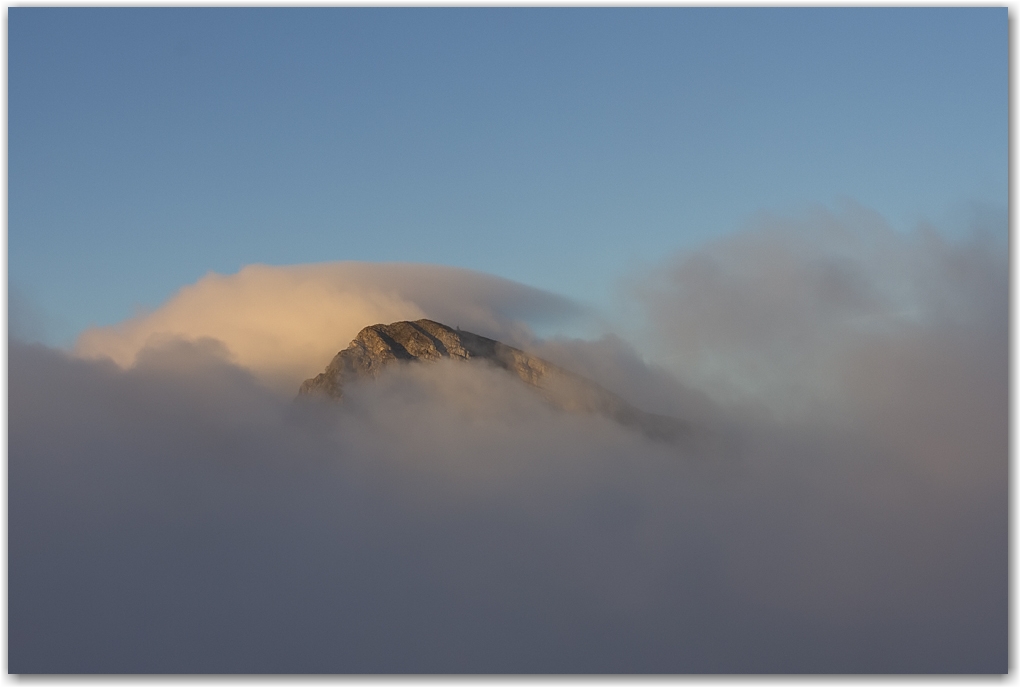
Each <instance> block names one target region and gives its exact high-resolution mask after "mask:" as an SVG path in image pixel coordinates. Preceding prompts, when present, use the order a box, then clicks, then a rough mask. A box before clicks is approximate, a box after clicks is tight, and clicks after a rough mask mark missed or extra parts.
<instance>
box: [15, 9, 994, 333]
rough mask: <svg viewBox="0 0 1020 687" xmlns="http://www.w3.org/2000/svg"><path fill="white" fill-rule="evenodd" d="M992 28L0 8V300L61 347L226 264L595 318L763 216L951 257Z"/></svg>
mask: <svg viewBox="0 0 1020 687" xmlns="http://www.w3.org/2000/svg"><path fill="white" fill-rule="evenodd" d="M1006 13H1007V11H1006V9H1005V8H981V9H977V8H975V9H951V8H940V9H902V10H900V9H886V8H858V9H849V10H841V9H820V10H818V9H791V8H788V9H778V10H769V9H722V8H716V9H691V8H676V9H650V10H649V9H646V10H637V9H626V10H612V9H611V10H606V9H602V10H562V9H531V8H517V9H510V10H505V9H481V10H461V9H441V10H417V9H416V10H392V9H328V8H322V9H306V10H277V9H268V8H267V9H255V10H229V9H228V10H209V9H195V8H174V9H161V10H152V9H147V10H132V9H119V8H118V9H99V10H87V9H72V10H67V9H43V8H12V9H11V11H10V12H9V22H10V25H9V113H8V117H9V167H8V174H9V189H8V200H9V238H8V247H9V279H10V284H11V286H12V287H13V289H14V292H15V297H16V298H17V299H19V300H18V304H17V305H18V307H28V308H29V309H30V310H31V311H32V312H34V313H36V315H37V316H36V318H35V319H36V325H37V326H35V329H36V330H37V332H38V333H37V336H41V337H43V338H44V339H45V340H46V341H49V342H52V343H55V344H61V345H67V344H69V343H71V342H72V341H73V340H74V338H75V336H76V335H77V334H78V333H79V332H80V331H81V330H82V329H84V328H85V327H86V326H88V325H90V324H99V325H105V324H112V323H114V322H117V321H120V320H122V319H124V318H125V317H128V316H130V315H132V314H133V313H134V312H135V310H136V309H137V308H138V307H142V308H154V307H156V306H158V305H159V304H160V303H162V302H163V301H164V300H166V299H167V298H169V297H170V296H171V295H172V294H173V293H174V292H175V291H176V290H177V289H178V288H180V287H181V286H183V285H184V284H188V283H191V282H194V281H195V280H197V279H198V278H200V277H201V276H203V275H204V274H206V273H207V272H209V271H210V270H212V271H216V272H220V273H233V272H236V271H237V270H239V269H240V268H242V267H243V266H245V265H247V264H251V263H268V264H292V263H304V262H318V261H328V260H368V261H410V262H424V263H436V264H443V265H451V266H459V267H467V268H470V269H475V270H481V271H484V272H488V273H491V274H495V275H499V276H502V277H506V278H510V279H514V280H517V281H521V282H524V283H527V284H530V285H532V286H536V287H539V288H545V289H551V290H553V291H555V292H557V293H560V294H563V295H565V296H568V297H572V298H575V299H581V300H585V301H587V302H589V303H592V304H594V305H596V306H604V305H605V304H606V303H607V302H608V301H609V300H610V299H611V297H612V293H613V289H614V282H615V280H616V279H618V278H620V276H621V275H622V273H624V272H626V271H627V270H631V269H640V268H641V266H642V265H644V264H645V263H646V262H647V261H653V260H656V259H658V258H659V257H661V256H663V255H665V254H667V253H671V252H672V251H674V250H677V249H680V248H689V247H692V246H694V245H697V244H700V243H701V242H703V241H704V240H706V239H707V238H709V237H712V236H716V235H719V234H722V233H726V232H730V231H734V230H737V229H739V228H740V227H741V226H742V225H743V224H744V223H745V222H747V221H748V220H749V219H750V218H751V217H752V216H754V214H755V213H758V212H760V211H763V210H774V211H778V212H799V211H801V210H803V209H804V208H805V207H807V206H809V205H811V204H824V205H828V206H831V205H832V204H834V203H838V202H840V200H841V199H843V198H850V199H852V200H854V201H856V202H859V203H861V204H863V205H864V206H866V207H870V208H872V209H874V210H876V211H878V212H879V213H881V214H882V215H883V216H884V217H885V218H886V219H887V220H888V221H889V222H890V223H891V224H892V225H893V226H894V227H896V228H898V229H908V228H911V227H913V226H914V225H915V224H916V222H917V221H918V220H920V219H923V218H927V219H930V220H933V221H936V222H938V223H940V225H942V226H943V227H944V228H945V229H946V230H948V231H956V230H958V229H959V228H960V227H961V226H963V225H965V224H966V223H967V222H968V221H969V219H970V218H971V216H972V215H973V214H974V213H975V212H977V213H985V214H987V213H991V214H993V215H995V214H999V215H1002V216H1004V214H1005V208H1006V200H1007V149H1006V141H1007V26H1006ZM39 325H41V330H40V326H39Z"/></svg>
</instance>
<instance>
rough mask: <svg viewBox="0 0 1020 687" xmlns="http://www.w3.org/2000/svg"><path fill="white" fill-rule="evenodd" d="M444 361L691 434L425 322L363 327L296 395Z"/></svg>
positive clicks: (594, 387) (580, 406)
mask: <svg viewBox="0 0 1020 687" xmlns="http://www.w3.org/2000/svg"><path fill="white" fill-rule="evenodd" d="M443 358H450V359H454V360H463V361H473V362H480V363H486V364H489V365H493V366H495V367H498V368H501V369H503V370H506V371H507V372H508V373H510V374H511V375H513V376H514V377H517V378H518V379H520V380H521V381H522V382H524V383H525V384H527V385H528V386H530V387H531V388H533V389H534V390H535V391H536V392H538V393H539V394H540V395H541V396H543V397H544V398H545V399H546V400H547V401H549V402H550V403H552V404H553V405H554V406H556V407H558V408H561V409H563V410H569V411H575V412H577V411H580V412H594V413H598V414H601V415H605V416H608V417H611V418H613V419H614V420H616V421H618V422H621V423H622V424H625V425H628V426H633V427H636V428H638V429H641V430H642V431H644V432H645V433H646V434H648V435H650V436H652V437H654V438H657V439H663V440H673V439H677V438H679V437H680V436H682V435H684V434H686V433H687V426H686V423H683V422H682V421H680V420H677V419H676V418H671V417H665V416H661V415H652V414H650V413H645V412H642V411H640V410H637V409H636V408H634V407H632V406H631V405H630V404H628V403H627V402H626V401H624V400H623V399H622V398H620V397H619V396H617V395H616V394H614V393H612V392H610V391H608V390H607V389H604V388H602V387H601V386H599V385H598V384H596V383H595V382H593V381H591V380H589V379H586V378H584V377H582V376H580V375H576V374H574V373H572V372H568V371H566V370H564V369H562V368H560V367H557V366H556V365H553V364H552V363H550V362H548V361H546V360H543V359H541V358H539V357H537V356H533V355H530V354H528V353H526V352H525V351H522V350H521V349H519V348H514V347H513V346H508V345H507V344H504V343H502V342H500V341H496V340H495V339H489V338H487V337H484V336H480V335H478V334H473V333H471V332H468V331H464V330H461V329H459V328H458V329H453V328H451V327H448V326H447V325H445V324H442V323H440V322H436V321H434V320H426V319H422V320H415V321H413V322H411V321H400V322H393V323H391V324H373V325H371V326H368V327H365V328H364V329H362V330H361V331H360V332H358V335H357V336H356V337H354V340H353V341H351V343H350V345H349V346H347V348H345V349H344V350H342V351H340V352H339V353H337V354H336V356H335V357H334V358H333V360H332V361H331V362H330V363H329V365H327V366H326V370H325V371H324V372H322V373H321V374H318V375H316V376H315V377H313V378H311V379H307V380H305V382H304V383H303V384H302V385H301V388H300V390H299V392H298V394H299V396H307V395H324V396H327V397H330V398H333V399H336V400H339V399H341V398H343V393H344V386H345V385H346V384H348V383H350V382H353V381H355V380H358V379H364V378H374V377H377V376H378V375H379V374H380V373H381V372H382V371H383V370H384V369H386V368H389V367H391V366H393V365H395V364H398V363H400V362H402V361H403V362H436V361H439V360H441V359H443Z"/></svg>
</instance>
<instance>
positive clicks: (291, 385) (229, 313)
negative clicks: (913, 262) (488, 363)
mask: <svg viewBox="0 0 1020 687" xmlns="http://www.w3.org/2000/svg"><path fill="white" fill-rule="evenodd" d="M579 314H580V309H579V308H578V307H577V306H575V305H573V304H572V303H571V302H570V301H568V300H566V299H564V298H561V297H559V296H555V295H553V294H549V293H546V292H543V291H540V290H538V289H534V288H531V287H529V286H525V285H523V284H518V283H516V282H512V281H509V280H506V279H500V278H499V277H494V276H491V275H487V274H482V273H479V272H472V271H470V270H464V269H458V268H453V267H442V266H437V265H415V264H399V263H382V264H373V263H358V262H337V263H322V264H311V265H292V266H286V267H273V266H268V265H250V266H248V267H245V268H244V269H242V270H241V271H240V272H238V273H237V274H233V275H226V276H224V275H219V274H212V273H211V274H209V275H207V276H205V277H203V278H202V279H200V280H199V281H198V282H196V283H195V284H192V285H190V286H186V287H184V288H182V289H181V290H180V291H179V292H178V293H177V294H176V295H175V296H173V297H172V298H171V299H170V300H169V301H168V302H166V303H165V304H163V305H162V306H160V307H159V308H158V309H156V310H155V311H153V312H151V313H147V314H144V315H140V316H137V317H134V318H132V319H130V320H127V321H126V322H124V323H121V324H119V325H116V326H113V327H100V328H92V329H89V330H87V331H85V332H84V333H83V334H82V335H81V336H80V337H79V339H78V342H77V344H76V345H75V352H76V353H77V354H78V355H80V356H83V357H89V358H97V357H107V358H111V359H113V360H114V361H116V362H117V363H118V364H119V365H121V366H122V367H127V366H130V365H132V364H134V362H135V360H136V358H137V356H138V353H139V351H141V350H142V349H143V348H145V347H146V346H147V345H150V344H154V343H159V342H160V341H161V340H168V339H174V338H178V339H185V340H197V339H201V338H212V339H216V340H218V341H220V342H222V343H223V345H224V346H225V347H226V350H227V352H228V354H229V356H230V357H231V359H232V360H234V361H235V362H236V363H237V364H239V365H241V366H242V367H245V368H247V369H249V370H251V371H252V372H254V373H255V374H256V375H257V376H258V377H259V378H260V379H263V380H264V381H265V382H267V383H268V384H270V385H271V386H273V387H274V388H277V389H279V390H280V391H282V392H286V393H291V392H293V391H294V390H295V389H297V387H298V385H299V384H300V383H301V382H302V381H303V380H305V379H307V378H308V377H311V376H314V375H315V374H317V373H319V372H321V371H322V370H323V369H324V368H325V366H326V364H327V363H328V362H329V361H330V360H331V359H332V357H333V356H334V355H336V353H337V351H339V350H340V349H342V348H344V347H346V346H347V344H348V343H349V342H350V341H351V339H353V338H354V336H355V335H356V334H357V333H358V332H359V331H360V330H361V329H362V328H363V327H365V326H367V325H370V324H377V323H380V322H384V323H385V322H394V321H397V320H407V319H418V318H421V317H429V318H432V319H436V320H439V321H441V322H445V323H449V324H450V325H451V326H461V327H463V328H465V329H470V330H471V331H475V332H478V333H481V334H488V335H489V336H493V337H497V338H501V339H503V340H510V341H517V340H521V339H527V338H529V329H528V323H534V322H536V321H537V322H541V321H545V320H549V319H555V318H569V317H574V316H577V315H579Z"/></svg>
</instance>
